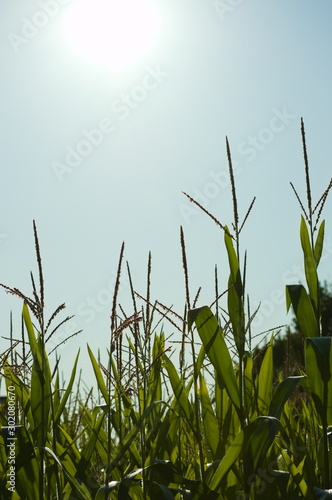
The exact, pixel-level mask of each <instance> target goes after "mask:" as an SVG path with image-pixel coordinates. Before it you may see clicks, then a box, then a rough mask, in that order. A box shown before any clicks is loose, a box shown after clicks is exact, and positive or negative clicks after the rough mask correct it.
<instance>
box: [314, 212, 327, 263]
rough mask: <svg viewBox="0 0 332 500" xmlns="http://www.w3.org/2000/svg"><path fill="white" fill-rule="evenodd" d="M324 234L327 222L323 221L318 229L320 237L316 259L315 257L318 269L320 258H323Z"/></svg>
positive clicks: (316, 249)
mask: <svg viewBox="0 0 332 500" xmlns="http://www.w3.org/2000/svg"><path fill="white" fill-rule="evenodd" d="M324 232H325V220H323V221H322V223H321V225H320V227H319V229H318V235H317V238H316V242H315V248H314V257H315V262H316V267H318V264H319V262H320V258H321V256H322V251H323V244H324Z"/></svg>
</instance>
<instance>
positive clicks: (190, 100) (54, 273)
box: [0, 0, 332, 385]
mask: <svg viewBox="0 0 332 500" xmlns="http://www.w3.org/2000/svg"><path fill="white" fill-rule="evenodd" d="M81 2H82V3H83V4H84V9H83V10H82V9H81V11H79V10H77V9H78V7H77V5H76V4H77V2H75V0H39V1H32V0H25V1H24V2H23V1H20V0H11V1H10V2H9V1H8V0H7V1H3V2H2V3H1V6H0V16H1V26H0V57H1V66H2V77H1V80H0V95H1V125H0V126H1V146H0V147H1V159H2V168H1V182H0V193H1V196H0V206H1V213H0V256H1V258H0V282H1V283H4V284H5V285H8V286H11V287H17V288H19V289H20V290H21V291H22V292H24V293H26V294H27V295H30V294H31V284H30V271H32V272H33V273H34V274H35V275H36V277H37V266H36V260H35V254H34V240H33V228H32V221H33V220H35V221H36V225H37V228H38V235H39V243H40V247H41V254H42V261H43V271H44V277H45V296H46V315H50V314H51V313H52V312H53V310H54V309H56V307H57V306H58V305H59V304H61V303H63V302H64V303H65V304H66V310H65V313H64V314H63V315H62V316H61V317H60V316H59V320H61V319H64V317H65V316H66V315H74V318H73V319H72V320H71V321H70V323H68V324H67V327H66V328H65V327H63V328H62V329H59V331H58V333H57V335H56V336H55V337H54V342H59V341H61V340H63V339H65V338H66V337H68V336H69V335H70V334H71V333H73V332H74V331H77V330H82V333H81V334H80V335H79V336H77V337H75V338H74V339H73V340H69V341H68V342H67V343H66V344H65V345H63V346H62V348H61V349H59V353H58V354H59V355H61V366H62V368H63V370H64V373H65V376H66V374H67V371H66V370H67V369H68V367H70V366H71V365H72V363H73V359H74V355H75V354H76V352H77V350H78V349H79V348H80V349H81V355H80V368H81V369H82V370H83V374H84V376H85V377H86V381H87V384H88V385H89V383H90V381H91V380H92V378H91V377H92V372H91V366H90V361H89V359H88V356H87V353H86V344H89V346H90V347H91V348H92V350H93V351H94V352H95V353H96V354H97V352H98V349H99V350H100V352H101V353H102V357H103V356H104V357H105V355H106V349H107V347H108V345H109V334H110V312H111V306H112V294H113V288H114V281H115V274H116V269H117V265H118V259H119V251H120V247H121V244H122V242H123V241H124V242H125V261H128V262H129V265H130V268H131V272H132V276H133V281H134V288H135V290H136V291H137V292H138V293H140V294H141V295H143V296H144V294H145V288H146V269H147V260H148V254H149V252H150V251H151V253H152V285H151V286H152V289H151V290H152V291H151V293H152V300H153V301H154V300H156V299H157V300H159V301H160V302H162V303H164V304H165V305H167V306H173V307H174V309H175V310H176V311H178V312H179V313H182V312H183V308H184V303H185V293H184V279H183V272H182V263H181V250H180V237H179V234H180V233H179V228H180V226H182V227H183V230H184V234H185V240H186V247H187V258H188V266H189V279H190V290H191V295H192V296H194V295H195V293H196V291H197V289H198V287H199V286H201V287H202V292H201V296H200V299H199V301H198V306H203V305H206V304H207V305H209V304H211V303H212V302H213V300H214V268H215V264H217V265H218V270H219V289H220V291H221V290H224V289H226V288H227V281H228V273H229V270H228V264H227V255H226V250H225V247H224V243H223V233H222V231H221V230H220V229H218V227H217V226H216V225H215V224H214V223H213V221H212V220H211V219H209V218H208V217H207V216H206V215H205V214H203V213H202V212H200V211H199V210H197V208H196V207H195V206H194V205H193V204H191V203H190V201H189V200H188V199H187V198H186V197H185V196H184V194H183V191H184V192H186V193H188V194H189V195H190V196H192V197H193V198H195V199H196V200H197V201H198V202H199V203H201V204H202V205H203V206H204V207H205V208H206V209H207V210H208V211H209V212H211V213H213V214H214V215H215V216H216V217H217V218H218V219H219V220H220V222H221V223H222V224H226V225H229V226H230V225H231V223H232V220H233V209H232V198H231V189H230V182H229V176H228V167H227V156H226V145H225V140H226V136H227V137H228V140H229V144H230V149H231V152H232V159H233V164H234V174H235V181H236V188H237V196H238V204H239V212H240V219H243V217H244V216H245V214H246V212H247V209H248V207H249V205H250V203H251V201H252V199H253V197H254V196H256V202H255V204H254V207H253V209H252V212H251V214H250V217H249V218H248V220H247V222H246V225H245V227H244V229H243V231H242V233H241V241H240V248H241V259H242V260H243V256H244V252H245V250H246V251H247V293H248V294H249V296H250V303H251V310H254V309H255V307H257V306H258V305H259V303H260V304H261V308H260V310H259V312H258V313H257V316H256V318H255V320H254V322H253V324H252V334H253V336H256V335H258V337H256V338H257V340H259V339H261V338H262V336H259V334H260V333H261V332H263V331H265V330H268V329H272V328H275V327H278V326H279V325H283V324H287V323H289V322H290V321H291V314H288V315H287V314H286V307H285V293H284V290H285V285H286V284H294V283H299V282H302V283H303V266H302V255H301V246H300V240H299V224H300V208H299V205H298V202H297V200H296V199H295V196H294V194H293V192H292V190H291V187H290V181H291V182H293V183H294V185H295V186H296V188H297V190H298V193H299V195H300V196H301V197H302V199H303V200H304V202H305V199H306V189H305V177H304V163H303V156H302V143H301V132H300V121H301V117H303V119H304V123H305V130H306V138H307V148H308V156H309V164H310V172H311V184H312V193H313V199H314V201H317V200H318V199H319V197H320V196H321V194H322V193H323V191H324V190H325V188H326V187H327V185H328V183H329V180H330V178H331V173H332V169H331V160H330V144H331V130H332V101H331V84H332V70H331V64H330V61H331V48H332V29H331V28H332V27H331V24H332V4H331V2H330V1H329V0H319V1H316V2H309V1H305V2H304V1H303V0H293V1H292V2H289V1H286V0H270V1H269V2H263V1H259V0H225V1H213V0H190V1H189V0H182V1H179V0H178V1H175V0H168V1H167V2H162V1H161V0H144V1H143V0H142V1H140V0H136V2H131V1H129V0H126V2H125V1H124V0H123V1H122V0H121V2H120V1H119V2H116V1H115V7H114V1H113V11H112V13H110V11H107V9H106V7H105V2H102V1H99V0H98V2H96V1H92V0H90V1H89V0H84V2H83V0H81ZM119 4H121V5H123V4H125V6H126V9H125V12H120V11H116V5H118V6H119ZM75 9H76V10H75ZM105 9H106V10H105ZM100 12H101V13H102V15H101V17H100V16H99V18H98V16H97V14H98V13H100ZM109 32H111V33H112V34H113V35H114V36H113V35H112V36H113V38H108V34H109ZM98 44H99V45H98ZM330 212H331V200H330V199H328V201H327V203H326V206H325V210H324V214H323V215H325V217H326V219H327V221H326V234H325V250H324V253H323V257H322V262H321V265H320V267H319V276H320V279H321V281H324V280H327V281H329V282H331V281H332V272H331V270H332V219H330V217H329V215H330ZM122 276H123V283H122V287H121V289H120V295H119V301H120V302H121V303H122V304H123V305H124V308H125V310H126V312H127V314H131V313H132V312H133V311H132V307H131V299H130V295H129V286H128V280H127V278H126V274H125V271H124V272H123V275H122ZM21 307H22V304H21V302H20V300H19V299H18V298H16V297H12V296H10V295H7V294H6V293H5V292H4V291H3V292H1V291H0V332H1V333H0V350H1V352H2V351H4V350H5V349H6V348H7V347H8V341H7V340H5V339H4V338H3V337H8V335H9V323H10V312H11V311H12V312H13V328H14V337H19V335H20V328H21V319H20V311H21ZM173 330H174V329H173V327H172V326H171V325H170V324H168V323H165V332H166V335H167V336H168V335H169V334H171V333H172V332H173Z"/></svg>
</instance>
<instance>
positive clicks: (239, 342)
mask: <svg viewBox="0 0 332 500" xmlns="http://www.w3.org/2000/svg"><path fill="white" fill-rule="evenodd" d="M225 245H226V249H227V253H228V261H229V267H230V277H229V282H228V288H229V289H228V312H229V316H230V319H231V323H232V327H233V335H234V341H235V344H236V346H237V349H238V353H239V356H241V357H242V356H243V354H244V345H245V316H244V307H243V286H242V279H241V273H240V266H239V262H238V258H237V255H236V252H235V249H234V246H233V241H232V238H231V237H230V235H229V234H228V232H227V231H225Z"/></svg>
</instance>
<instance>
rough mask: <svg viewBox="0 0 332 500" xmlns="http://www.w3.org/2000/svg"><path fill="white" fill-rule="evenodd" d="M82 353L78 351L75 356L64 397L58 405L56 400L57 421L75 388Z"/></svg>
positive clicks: (55, 419) (55, 418)
mask: <svg viewBox="0 0 332 500" xmlns="http://www.w3.org/2000/svg"><path fill="white" fill-rule="evenodd" d="M79 355H80V351H78V353H77V355H76V358H75V361H74V366H73V369H72V372H71V375H70V379H69V383H68V386H67V388H66V391H65V393H64V395H63V397H62V398H61V400H60V402H59V404H58V405H56V404H55V402H54V407H55V415H54V421H55V422H58V421H59V419H60V417H61V415H62V413H63V410H64V408H65V406H66V403H67V401H68V398H69V396H70V393H71V391H72V388H73V384H74V380H75V376H76V369H77V362H78V357H79Z"/></svg>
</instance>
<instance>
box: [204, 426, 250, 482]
mask: <svg viewBox="0 0 332 500" xmlns="http://www.w3.org/2000/svg"><path fill="white" fill-rule="evenodd" d="M244 442H245V436H244V431H243V430H241V431H240V432H239V434H238V435H237V436H236V438H235V439H234V441H233V442H232V443H231V445H230V446H229V447H228V448H227V451H226V453H225V455H224V456H223V458H222V459H221V461H220V463H219V465H218V467H217V469H216V471H215V473H214V474H213V476H212V478H211V480H210V482H209V483H208V484H209V487H210V488H211V490H214V491H217V490H218V489H219V487H220V484H221V481H222V480H223V478H224V477H225V475H226V474H227V473H228V472H229V470H230V469H231V467H232V466H233V464H234V463H235V462H236V460H237V459H238V458H239V456H240V454H241V453H242V452H243V446H244Z"/></svg>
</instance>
